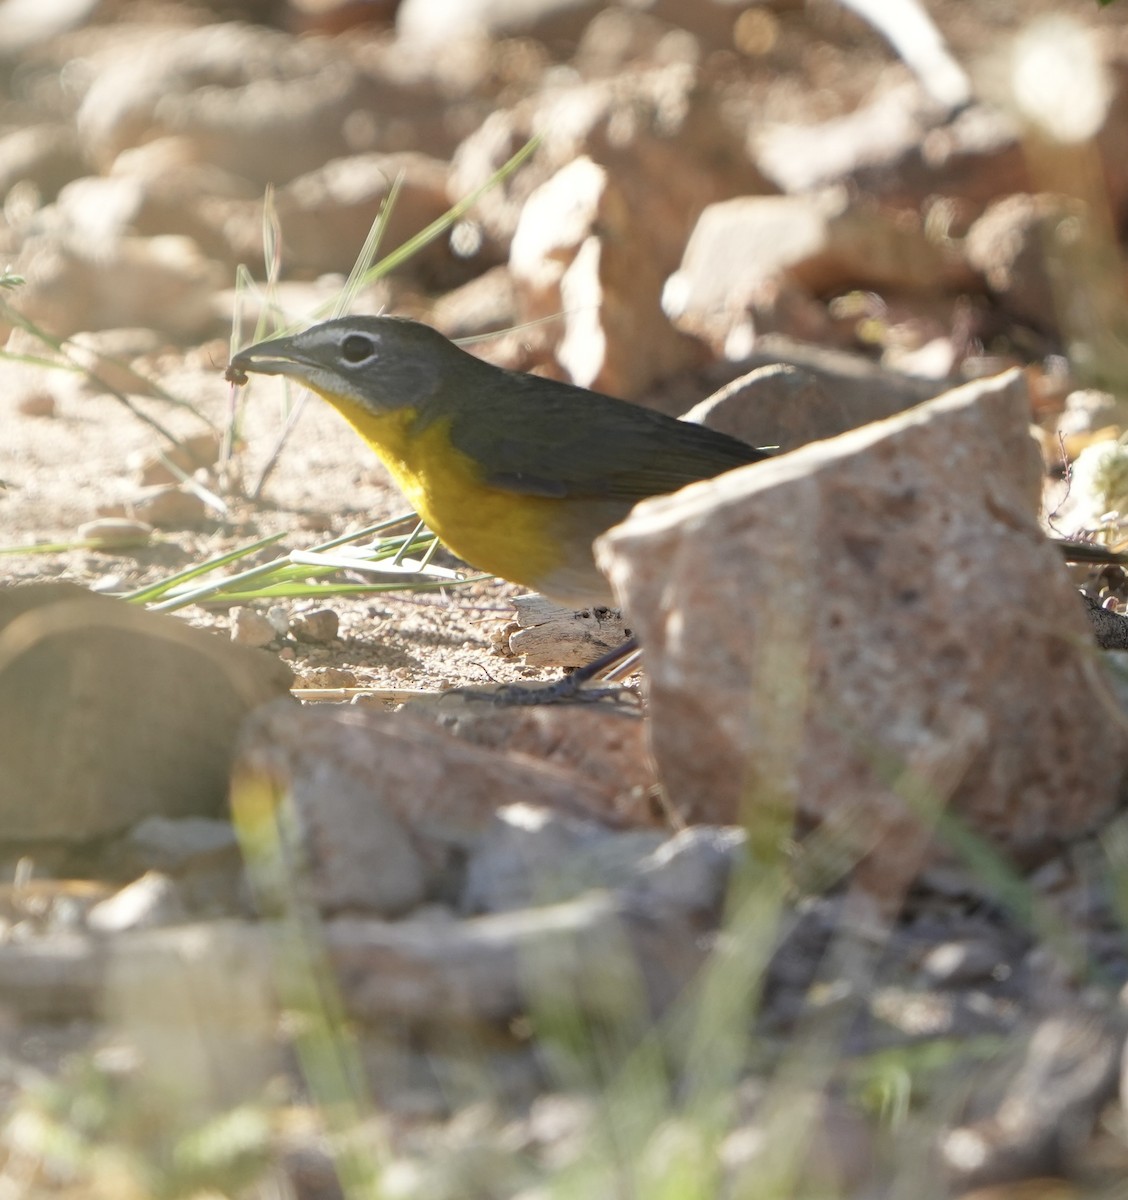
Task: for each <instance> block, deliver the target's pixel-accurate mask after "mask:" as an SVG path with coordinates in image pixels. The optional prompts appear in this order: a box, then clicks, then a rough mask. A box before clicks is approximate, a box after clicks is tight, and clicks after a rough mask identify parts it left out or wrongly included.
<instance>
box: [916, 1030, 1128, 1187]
mask: <svg viewBox="0 0 1128 1200" xmlns="http://www.w3.org/2000/svg"><path fill="white" fill-rule="evenodd" d="M1123 1041H1124V1037H1123V1032H1122V1031H1121V1030H1119V1029H1117V1028H1115V1026H1114V1025H1113V1024H1112V1023H1111V1022H1106V1021H1104V1020H1102V1019H1101V1018H1099V1017H1096V1016H1093V1015H1088V1014H1084V1013H1077V1014H1075V1015H1063V1016H1055V1017H1049V1018H1047V1019H1046V1020H1045V1021H1043V1022H1042V1024H1041V1025H1039V1026H1038V1028H1037V1029H1036V1030H1035V1031H1034V1034H1033V1036H1032V1037H1031V1039H1030V1042H1029V1045H1028V1046H1027V1048H1026V1053H1025V1056H1024V1060H1023V1062H1022V1065H1021V1067H1020V1068H1019V1071H1018V1073H1017V1075H1015V1077H1014V1080H1013V1081H1012V1082H1011V1083H1010V1085H1009V1086H1008V1088H1007V1091H1006V1095H1005V1096H1004V1097H1003V1100H1002V1103H1001V1104H1000V1105H999V1107H998V1109H997V1110H996V1112H995V1113H994V1115H993V1116H991V1117H988V1118H985V1119H984V1120H981V1121H978V1122H976V1123H975V1124H973V1125H965V1126H962V1127H960V1128H957V1129H953V1130H951V1131H950V1132H949V1133H947V1134H946V1135H945V1137H944V1138H943V1140H942V1142H941V1145H940V1154H941V1160H942V1162H943V1164H944V1166H945V1167H946V1168H947V1172H948V1175H949V1179H950V1182H951V1183H952V1185H953V1186H955V1187H962V1188H966V1187H982V1186H984V1185H987V1184H991V1183H1001V1182H1005V1181H1009V1180H1016V1179H1027V1178H1029V1177H1030V1176H1032V1175H1061V1176H1066V1177H1070V1176H1072V1174H1073V1172H1074V1171H1075V1170H1076V1169H1077V1168H1078V1167H1079V1166H1081V1164H1082V1163H1083V1162H1084V1161H1085V1160H1086V1159H1087V1157H1088V1155H1087V1153H1086V1146H1087V1144H1088V1141H1089V1137H1090V1135H1091V1133H1092V1131H1093V1127H1094V1125H1095V1123H1096V1121H1097V1119H1098V1117H1099V1115H1100V1111H1101V1109H1102V1108H1103V1107H1104V1105H1105V1104H1106V1103H1107V1102H1108V1101H1109V1100H1111V1099H1112V1098H1113V1096H1114V1095H1115V1093H1116V1087H1117V1082H1118V1070H1119V1059H1120V1054H1121V1046H1122V1044H1123Z"/></svg>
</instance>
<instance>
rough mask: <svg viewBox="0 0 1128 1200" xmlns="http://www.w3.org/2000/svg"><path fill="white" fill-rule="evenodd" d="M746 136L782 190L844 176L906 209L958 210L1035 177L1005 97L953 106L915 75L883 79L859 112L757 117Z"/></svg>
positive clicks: (971, 210)
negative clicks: (779, 120)
mask: <svg viewBox="0 0 1128 1200" xmlns="http://www.w3.org/2000/svg"><path fill="white" fill-rule="evenodd" d="M749 142H750V150H751V153H752V155H753V158H754V159H755V162H756V165H757V166H758V167H759V168H760V170H761V171H763V173H764V174H765V175H766V176H767V178H769V179H770V180H772V182H773V183H775V184H776V185H778V187H779V188H780V189H782V190H783V191H785V192H790V193H803V192H809V191H812V190H814V189H817V188H820V187H826V186H828V185H831V184H839V183H844V184H847V185H848V186H849V187H850V188H851V190H852V191H856V192H858V193H862V194H870V195H873V194H876V195H878V196H880V197H881V199H882V201H883V202H886V203H889V204H891V205H894V206H896V207H899V208H903V209H908V210H910V211H919V210H921V209H922V208H926V207H928V205H929V204H930V203H931V204H935V203H936V202H937V198H938V197H939V198H942V200H941V203H943V204H945V205H946V206H948V207H949V208H950V209H951V211H952V216H953V219H955V220H959V219H960V216H961V215H962V217H963V219H964V220H965V221H966V220H967V219H968V217H971V218H974V217H975V216H976V215H977V214H978V213H979V212H981V211H982V209H983V207H984V206H985V205H986V204H987V203H989V202H990V201H991V200H994V199H995V198H996V197H999V196H1005V195H1007V194H1008V193H1010V192H1014V191H1026V190H1028V189H1029V186H1030V183H1029V180H1030V175H1029V172H1028V170H1027V165H1026V159H1025V155H1024V154H1023V151H1022V146H1021V143H1020V141H1019V137H1018V130H1017V128H1016V125H1015V123H1014V121H1013V120H1012V119H1011V118H1010V117H1009V116H1008V115H1007V114H1006V113H1004V112H1003V111H1002V109H1001V108H1000V107H998V106H994V105H986V104H971V105H969V106H968V107H966V108H964V109H962V110H960V111H958V112H955V113H950V112H948V111H946V110H945V109H944V108H942V107H940V106H937V105H934V104H932V103H931V102H929V101H928V100H927V98H926V97H925V96H924V95H923V93H922V91H921V88H920V87H919V85H918V84H916V83H908V84H899V85H897V86H894V87H883V88H882V89H881V90H880V91H879V92H877V93H876V94H875V95H874V96H873V97H872V98H871V99H870V100H868V101H867V102H865V103H863V104H862V105H860V106H859V107H858V108H856V109H855V110H854V111H853V112H851V113H847V114H846V115H845V116H841V117H834V118H832V119H830V120H828V121H821V122H819V123H817V124H813V125H797V124H795V125H793V124H772V125H768V126H766V127H764V126H757V127H755V128H753V129H752V131H751V133H750V135H749ZM953 202H954V204H953ZM940 211H941V212H942V211H943V210H940ZM953 232H955V233H956V234H959V233H961V232H962V230H961V229H960V228H958V227H957V228H956V229H955V230H954V231H953Z"/></svg>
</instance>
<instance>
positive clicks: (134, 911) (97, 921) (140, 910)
mask: <svg viewBox="0 0 1128 1200" xmlns="http://www.w3.org/2000/svg"><path fill="white" fill-rule="evenodd" d="M186 916H187V913H186V910H185V907H184V902H183V900H182V899H181V897H180V889H179V888H178V887H177V885H176V883H175V881H174V880H172V879H170V878H169V877H168V876H167V875H163V874H162V873H161V872H160V871H146V872H145V874H144V875H142V876H141V878H140V879H135V880H134V881H133V882H132V883H130V884H127V885H126V886H125V887H123V888H122V889H121V890H120V891H118V892H115V893H114V894H113V895H112V896H110V897H109V898H108V899H106V900H103V901H102V902H101V903H100V904H96V905H95V906H94V907H93V908H92V909H91V910H90V912H89V913H87V915H86V924H87V926H88V927H89V928H90V929H92V930H93V931H94V932H95V933H124V932H125V931H126V930H127V929H156V928H157V927H159V926H161V925H179V924H181V923H182V922H183V921H184V920H185V919H186Z"/></svg>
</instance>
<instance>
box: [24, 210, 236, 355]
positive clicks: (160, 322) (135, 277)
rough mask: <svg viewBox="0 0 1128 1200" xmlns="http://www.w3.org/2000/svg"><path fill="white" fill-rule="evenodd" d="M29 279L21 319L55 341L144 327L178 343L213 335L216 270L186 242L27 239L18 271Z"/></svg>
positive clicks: (218, 270)
mask: <svg viewBox="0 0 1128 1200" xmlns="http://www.w3.org/2000/svg"><path fill="white" fill-rule="evenodd" d="M14 267H15V269H17V270H18V271H19V272H20V274H22V275H24V276H25V277H26V279H27V285H26V287H23V288H21V289H20V312H21V313H22V314H23V316H24V317H26V318H27V319H28V320H29V321H34V322H35V323H36V324H38V325H41V326H43V327H44V328H46V329H49V330H50V331H51V333H52V334H54V335H55V336H56V337H69V336H70V335H72V334H75V333H79V332H82V331H84V330H91V329H119V328H122V327H126V326H129V327H136V326H141V325H144V326H146V327H147V328H150V329H156V330H159V331H160V332H161V333H163V334H165V335H167V336H168V337H170V338H172V339H173V340H175V341H193V340H199V339H201V338H203V337H207V336H209V335H210V334H211V333H212V331H213V326H214V324H215V317H214V315H213V308H212V293H213V292H214V291H215V290H216V289H217V288H218V287H220V285H221V284H222V282H223V275H224V271H223V269H222V268H221V267H220V266H219V264H218V263H215V262H212V261H211V260H209V259H206V258H204V257H203V256H202V255H201V254H200V251H199V249H198V248H197V247H196V245H195V243H194V242H191V241H189V240H188V239H187V238H182V237H172V236H169V237H155V238H132V237H123V238H119V239H116V240H112V241H109V242H105V243H101V244H98V245H91V244H90V243H85V244H82V243H80V242H78V241H77V240H74V241H71V240H67V239H65V238H62V239H60V238H58V237H55V236H53V235H49V234H43V235H40V236H37V237H33V238H29V239H28V240H27V241H26V242H25V243H24V245H23V247H22V249H21V251H20V254H19V255H18V257H17V259H16V262H15V264H14Z"/></svg>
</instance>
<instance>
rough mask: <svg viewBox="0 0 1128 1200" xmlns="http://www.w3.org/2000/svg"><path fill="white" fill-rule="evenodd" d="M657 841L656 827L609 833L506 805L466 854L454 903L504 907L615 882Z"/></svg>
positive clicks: (467, 908)
mask: <svg viewBox="0 0 1128 1200" xmlns="http://www.w3.org/2000/svg"><path fill="white" fill-rule="evenodd" d="M664 840H665V837H664V835H663V834H661V833H659V832H657V831H656V830H642V831H631V832H626V833H623V832H614V831H612V830H609V829H608V828H607V827H606V826H605V825H601V824H598V823H597V822H594V821H578V820H575V819H570V818H567V817H562V816H559V815H558V814H555V813H549V812H546V811H545V810H544V809H536V808H532V807H530V806H528V805H524V804H515V805H510V806H508V807H507V808H503V809H501V810H500V811H499V812H498V814H497V817H496V819H495V821H494V823H493V826H492V827H491V828H490V829H488V830H487V831H486V832H485V833H484V834H483V836H482V838H481V840H480V841H479V842H478V844H477V846H476V847H475V848H474V849H473V850H472V851H471V853H470V857H469V858H468V860H467V863H466V883H465V887H464V889H463V891H462V895H461V898H460V900H459V908H460V910H461V911H462V912H465V913H489V912H510V911H513V910H514V909H519V908H528V907H530V906H531V905H534V904H557V903H560V902H561V901H564V900H572V899H575V897H577V896H579V895H581V894H582V893H583V892H586V891H588V890H590V889H592V888H606V889H611V888H616V887H620V886H623V885H625V884H627V883H628V882H629V881H630V880H631V878H632V877H634V876H636V875H637V874H638V872H639V870H640V869H641V864H642V863H643V862H644V861H645V860H646V859H647V858H648V857H649V856H650V855H651V854H652V853H653V852H654V851H655V850H656V849H657V848H658V847H659V846H660V845H661V843H662V842H663V841H664ZM640 911H645V910H642V909H641V906H640Z"/></svg>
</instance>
